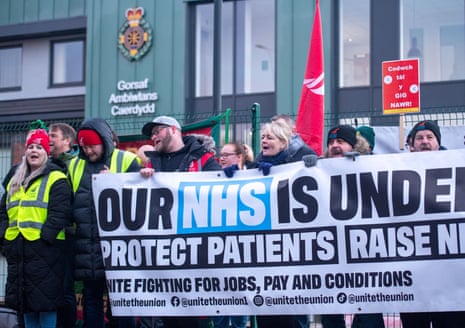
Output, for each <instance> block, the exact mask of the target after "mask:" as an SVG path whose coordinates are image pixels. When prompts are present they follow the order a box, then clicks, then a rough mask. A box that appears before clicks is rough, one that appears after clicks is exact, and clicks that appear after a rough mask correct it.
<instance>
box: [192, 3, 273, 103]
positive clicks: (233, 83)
mask: <svg viewBox="0 0 465 328" xmlns="http://www.w3.org/2000/svg"><path fill="white" fill-rule="evenodd" d="M274 12H275V7H274V1H270V0H245V1H225V2H224V3H223V5H222V31H221V90H222V94H249V93H258V92H273V91H274V89H275V87H274V85H275V76H274V75H275V73H274V72H275V68H274V67H275V26H274V24H275V23H274V19H273V17H275V14H274ZM213 15H214V4H213V3H207V4H199V5H197V6H196V12H195V25H196V27H195V95H196V97H202V96H212V94H213V39H214V38H213V36H214V24H213V23H214V16H213Z"/></svg>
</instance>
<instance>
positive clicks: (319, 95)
mask: <svg viewBox="0 0 465 328" xmlns="http://www.w3.org/2000/svg"><path fill="white" fill-rule="evenodd" d="M323 59H324V55H323V33H322V27H321V16H320V3H319V0H316V1H315V13H314V18H313V26H312V33H311V38H310V46H309V50H308V56H307V65H306V69H305V75H304V81H303V85H302V92H301V98H300V102H299V108H298V112H297V118H296V132H297V133H298V134H299V135H300V137H301V138H302V140H303V141H304V142H305V143H306V144H307V145H309V146H310V147H311V148H312V149H313V150H314V151H315V152H316V153H317V155H318V156H320V155H321V154H322V152H323V149H322V148H323V129H324V86H325V85H324V62H323Z"/></svg>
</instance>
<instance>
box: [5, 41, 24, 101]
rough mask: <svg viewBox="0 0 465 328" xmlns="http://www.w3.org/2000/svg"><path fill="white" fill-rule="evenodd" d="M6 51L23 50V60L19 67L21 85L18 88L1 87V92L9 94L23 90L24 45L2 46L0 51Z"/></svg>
mask: <svg viewBox="0 0 465 328" xmlns="http://www.w3.org/2000/svg"><path fill="white" fill-rule="evenodd" d="M4 49H20V50H21V54H20V56H21V59H20V62H19V65H18V68H19V71H20V72H19V85H16V86H11V87H1V86H0V92H9V91H20V90H22V86H23V83H22V82H23V76H22V75H23V45H22V44H9V45H2V46H0V50H4Z"/></svg>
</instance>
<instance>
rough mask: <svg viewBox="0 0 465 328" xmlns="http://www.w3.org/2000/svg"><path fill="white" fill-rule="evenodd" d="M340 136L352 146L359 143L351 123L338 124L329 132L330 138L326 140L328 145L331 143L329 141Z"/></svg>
mask: <svg viewBox="0 0 465 328" xmlns="http://www.w3.org/2000/svg"><path fill="white" fill-rule="evenodd" d="M338 138H340V139H342V140H345V141H347V142H348V143H349V144H350V145H351V146H352V147H354V146H355V144H356V143H357V136H356V131H355V128H353V127H351V126H350V125H338V126H335V127H333V128H332V129H331V130H329V132H328V139H327V141H326V145H328V144H329V141H330V140H331V139H338Z"/></svg>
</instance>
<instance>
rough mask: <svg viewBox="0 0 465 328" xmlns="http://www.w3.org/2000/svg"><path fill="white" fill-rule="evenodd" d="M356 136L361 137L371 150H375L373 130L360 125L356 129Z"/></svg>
mask: <svg viewBox="0 0 465 328" xmlns="http://www.w3.org/2000/svg"><path fill="white" fill-rule="evenodd" d="M357 135H361V136H362V137H364V138H365V139H366V141H368V143H369V144H370V147H371V150H374V149H375V130H373V128H372V127H369V126H366V125H362V126H359V127H358V128H357Z"/></svg>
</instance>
